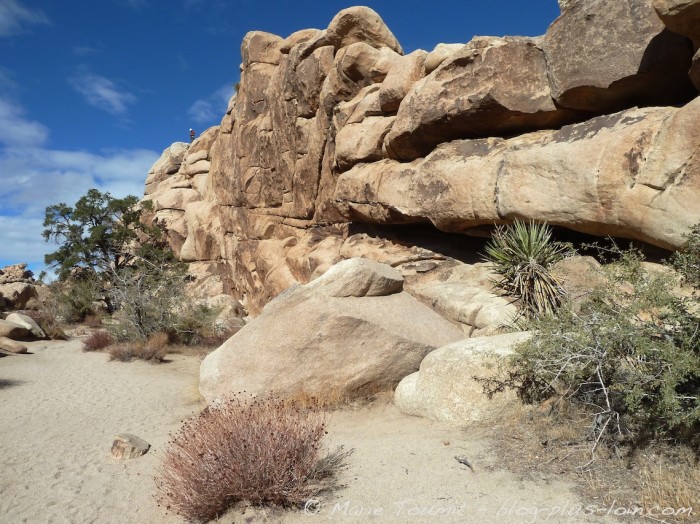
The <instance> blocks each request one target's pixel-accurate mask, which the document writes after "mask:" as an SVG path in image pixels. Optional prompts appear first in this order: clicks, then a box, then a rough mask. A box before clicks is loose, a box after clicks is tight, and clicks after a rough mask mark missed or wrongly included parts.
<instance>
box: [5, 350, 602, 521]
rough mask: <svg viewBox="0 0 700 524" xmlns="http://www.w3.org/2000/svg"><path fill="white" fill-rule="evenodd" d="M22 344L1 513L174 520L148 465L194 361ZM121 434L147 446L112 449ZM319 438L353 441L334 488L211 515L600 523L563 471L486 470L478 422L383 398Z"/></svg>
mask: <svg viewBox="0 0 700 524" xmlns="http://www.w3.org/2000/svg"><path fill="white" fill-rule="evenodd" d="M29 347H30V352H31V354H29V355H23V356H14V357H6V358H2V359H0V447H1V449H2V456H1V458H0V522H2V523H8V524H9V523H12V524H14V523H19V522H26V523H44V522H46V523H49V522H51V523H71V524H74V523H80V524H82V523H92V522H94V523H180V522H183V521H182V519H181V518H179V517H178V516H176V515H172V514H171V515H168V514H166V513H164V512H163V511H162V509H161V508H159V507H157V505H156V503H155V501H154V499H153V496H152V494H153V491H154V489H153V475H154V473H155V471H156V470H157V468H158V464H159V462H160V460H161V457H162V453H163V449H164V445H165V443H166V442H167V440H168V435H169V433H171V432H174V431H176V430H177V429H178V428H179V427H180V423H181V421H182V420H183V419H184V418H186V417H188V416H190V415H192V414H193V413H196V412H197V411H198V410H199V409H201V407H202V401H201V399H200V397H199V394H198V391H197V379H198V370H199V360H198V359H196V358H194V357H186V356H181V355H171V356H169V357H168V360H169V362H168V363H165V364H160V365H154V364H148V363H144V362H132V363H121V362H110V361H109V359H108V356H107V355H106V354H104V353H84V352H82V351H81V347H82V344H81V342H80V340H71V341H67V342H33V343H30V344H29ZM123 432H126V433H133V434H135V435H137V436H139V437H141V438H143V439H145V440H146V441H148V442H149V443H150V444H151V445H152V447H151V449H150V451H149V452H148V453H147V454H146V455H144V456H143V457H140V458H137V459H132V460H127V461H118V460H116V459H114V458H112V457H111V455H110V446H111V443H112V439H113V437H114V436H115V435H116V434H118V433H123ZM327 444H328V446H329V447H331V448H335V447H337V446H340V445H343V446H345V448H346V449H350V448H352V449H354V452H353V454H352V455H351V456H350V457H349V459H348V465H347V467H346V468H345V469H344V470H343V471H342V472H341V473H340V475H339V483H340V484H341V487H340V488H338V489H337V490H336V491H334V492H333V493H330V494H325V495H324V496H322V497H319V501H318V503H313V504H309V506H308V507H307V508H306V510H304V509H300V510H285V511H280V510H267V509H253V508H248V509H241V508H238V509H235V510H232V511H230V512H229V513H228V514H226V515H225V516H223V517H222V518H221V519H220V522H225V523H232V522H293V523H301V522H304V523H315V522H318V523H321V522H367V521H369V522H446V523H447V522H467V523H471V522H474V523H477V522H478V523H484V522H499V523H500V522H503V523H525V522H551V523H563V522H567V523H568V522H613V520H611V519H610V518H608V517H605V516H604V515H603V514H602V513H601V514H599V515H595V516H587V515H585V514H584V513H585V511H584V508H585V505H586V503H585V502H584V501H582V500H580V499H579V498H577V496H576V495H575V492H574V489H573V488H574V487H573V486H572V485H571V484H569V483H567V482H565V481H563V480H558V479H540V480H537V481H535V480H532V479H521V478H518V477H517V476H515V475H514V474H512V473H509V472H507V471H505V470H504V469H501V468H499V467H498V453H497V451H494V450H493V449H492V448H491V447H490V446H489V441H488V437H487V435H486V434H485V433H484V431H483V430H473V431H470V430H469V429H458V428H453V427H449V426H446V425H444V424H440V423H436V422H432V421H429V420H426V419H421V418H416V417H409V416H406V415H403V414H402V413H400V412H399V411H398V410H396V408H394V406H392V405H391V403H390V401H389V400H388V399H386V398H385V399H378V400H377V401H375V402H374V403H372V404H370V405H365V406H362V407H348V408H344V409H341V410H338V411H335V412H333V413H332V414H331V420H330V424H329V435H328V440H327ZM455 456H459V457H467V459H468V461H469V462H470V464H471V465H472V466H473V471H472V470H471V469H469V468H468V467H467V466H465V465H463V464H461V463H459V462H458V461H457V460H456V459H455Z"/></svg>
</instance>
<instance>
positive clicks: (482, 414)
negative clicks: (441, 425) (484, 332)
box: [394, 332, 530, 425]
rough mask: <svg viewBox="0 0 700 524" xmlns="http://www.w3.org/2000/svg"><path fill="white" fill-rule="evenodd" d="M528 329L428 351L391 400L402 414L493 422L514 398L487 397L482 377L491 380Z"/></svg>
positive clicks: (437, 418)
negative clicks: (499, 365) (417, 369)
mask: <svg viewBox="0 0 700 524" xmlns="http://www.w3.org/2000/svg"><path fill="white" fill-rule="evenodd" d="M529 337H530V333H527V332H524V333H508V334H505V335H496V336H492V337H480V338H470V339H468V340H462V341H459V342H455V343H453V344H449V345H447V346H445V347H441V348H439V349H436V350H435V351H433V352H432V353H430V354H429V355H428V356H427V357H425V359H423V362H421V365H420V370H419V371H418V372H416V373H413V374H411V375H409V376H407V377H406V378H404V379H403V380H402V381H401V382H400V383H399V385H398V387H397V388H396V391H395V392H394V404H396V407H398V408H399V409H400V410H401V411H403V412H404V413H407V414H409V415H417V416H421V417H427V418H430V419H433V420H438V421H440V422H449V423H451V424H456V425H465V424H469V423H473V422H483V421H487V420H493V419H494V418H496V417H498V416H499V415H500V414H501V413H502V411H503V409H504V407H506V406H507V405H508V404H509V403H511V402H512V401H513V400H514V399H515V396H514V395H513V394H512V393H510V394H506V393H504V394H502V395H499V396H494V397H493V398H492V399H489V398H488V396H487V394H486V393H485V392H484V381H482V380H480V379H489V378H494V373H495V372H496V369H497V365H498V364H499V362H503V361H504V360H505V359H506V358H507V357H508V356H509V355H511V354H512V352H513V347H514V346H516V345H517V344H519V343H521V342H524V341H525V340H527V339H528V338H529Z"/></svg>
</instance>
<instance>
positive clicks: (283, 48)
mask: <svg viewBox="0 0 700 524" xmlns="http://www.w3.org/2000/svg"><path fill="white" fill-rule="evenodd" d="M322 33H323V31H321V30H320V29H302V30H301V31H295V32H294V33H292V34H291V35H289V36H288V37H287V38H285V39H284V40H283V41H282V43H281V44H280V48H279V49H280V53H283V54H285V55H286V54H289V52H290V51H291V50H292V48H293V47H295V46H297V45H299V44H302V43H304V42H307V41H309V40H312V39H314V38H318V37H319V36H321V34H322Z"/></svg>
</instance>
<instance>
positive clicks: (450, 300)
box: [411, 281, 518, 336]
mask: <svg viewBox="0 0 700 524" xmlns="http://www.w3.org/2000/svg"><path fill="white" fill-rule="evenodd" d="M411 293H412V294H413V295H414V296H415V297H417V298H419V299H421V300H422V301H423V302H424V303H426V304H428V305H429V306H430V307H432V308H433V309H434V310H435V311H437V312H438V313H440V314H441V315H443V316H444V317H446V318H448V319H450V320H453V321H455V322H459V323H460V324H462V325H463V326H464V330H465V332H466V334H467V335H468V336H485V335H490V334H493V333H495V332H497V331H498V330H499V329H501V328H504V327H506V326H510V325H511V324H512V323H513V321H514V320H515V319H516V318H517V316H518V311H517V308H516V307H515V305H514V304H512V299H509V298H506V297H501V296H498V295H495V294H494V293H492V292H489V291H487V290H485V289H483V288H481V287H477V286H474V285H473V284H472V283H470V282H458V281H452V282H431V283H428V284H423V285H420V286H417V287H414V288H412V289H411Z"/></svg>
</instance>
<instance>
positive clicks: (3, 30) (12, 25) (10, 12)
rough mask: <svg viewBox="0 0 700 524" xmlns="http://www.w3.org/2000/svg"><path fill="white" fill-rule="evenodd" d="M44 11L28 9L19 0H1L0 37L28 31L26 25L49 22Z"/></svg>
mask: <svg viewBox="0 0 700 524" xmlns="http://www.w3.org/2000/svg"><path fill="white" fill-rule="evenodd" d="M49 23H50V21H49V18H48V17H47V16H46V15H45V14H44V13H43V11H40V10H36V9H28V8H26V7H24V6H23V5H22V4H21V3H20V2H18V1H17V0H0V37H4V36H12V35H18V34H21V33H24V32H26V30H27V29H26V26H28V25H35V24H49Z"/></svg>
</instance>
